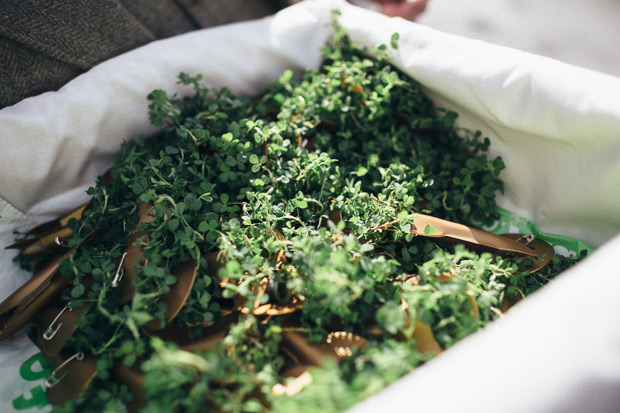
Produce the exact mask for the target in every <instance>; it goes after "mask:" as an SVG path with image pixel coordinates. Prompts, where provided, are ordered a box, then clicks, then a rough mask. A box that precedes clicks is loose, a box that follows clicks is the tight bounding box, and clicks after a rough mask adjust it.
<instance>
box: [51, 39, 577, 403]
mask: <svg viewBox="0 0 620 413" xmlns="http://www.w3.org/2000/svg"><path fill="white" fill-rule="evenodd" d="M397 40H398V35H394V36H392V38H391V46H392V48H393V49H396V48H397ZM385 50H386V48H385V47H383V48H379V49H378V53H379V55H378V56H377V57H376V58H372V57H370V56H369V55H368V54H367V53H366V52H365V51H364V50H362V48H361V47H360V46H357V45H355V44H352V43H351V42H350V41H349V39H348V37H347V36H346V33H345V32H344V31H342V30H337V34H336V36H335V38H334V41H333V44H332V46H329V47H325V48H324V49H323V53H324V59H325V60H324V64H323V65H322V67H321V68H319V69H315V70H309V71H307V72H305V73H304V74H303V75H302V76H300V77H297V76H295V75H294V74H293V72H291V71H286V72H284V73H283V75H282V76H281V77H280V79H279V80H278V81H277V82H275V83H274V84H272V85H271V86H269V87H268V88H267V90H266V91H265V93H264V94H263V95H261V96H258V97H255V98H253V99H249V98H240V97H236V96H233V95H232V94H231V93H230V92H229V91H228V90H226V89H221V90H213V89H211V88H209V87H207V86H205V85H203V84H202V83H201V77H200V76H190V75H187V74H181V75H180V76H179V82H180V83H182V84H184V85H188V86H192V87H193V88H194V94H193V95H191V96H187V97H177V96H168V95H167V94H166V92H164V91H161V90H156V91H154V92H153V93H151V95H149V100H150V102H151V104H150V106H149V108H150V118H151V121H152V123H153V124H154V125H156V126H164V130H163V132H162V133H161V134H160V135H159V136H156V137H153V138H151V139H149V140H143V139H137V140H136V141H135V142H133V143H132V144H125V145H123V148H122V151H121V153H120V154H119V156H118V157H117V158H116V160H115V165H114V168H113V170H112V171H111V178H112V179H113V182H112V183H107V184H104V179H103V178H102V179H100V180H99V181H98V184H97V186H95V187H93V188H91V189H89V192H88V193H89V194H90V195H91V196H92V202H91V207H90V208H89V209H87V211H86V212H85V215H84V220H83V222H81V223H78V222H77V221H73V222H72V223H71V226H72V228H73V229H74V236H73V238H72V239H71V240H70V241H69V242H70V243H72V245H78V244H79V243H80V241H81V240H82V239H83V238H84V237H85V236H86V234H89V233H90V232H91V231H93V230H95V229H96V228H100V227H106V228H108V230H106V231H103V232H100V233H97V234H96V235H95V236H94V238H93V239H92V240H89V242H87V243H82V244H81V246H80V247H79V248H78V249H77V251H76V253H75V254H73V255H72V256H71V257H70V258H69V259H67V260H63V261H62V262H61V271H62V273H63V274H64V275H75V278H73V281H72V285H71V289H70V295H71V297H70V299H72V300H75V301H76V302H77V301H87V302H91V303H92V304H93V305H92V306H91V309H90V310H89V311H88V313H87V314H86V315H85V317H83V318H82V319H81V320H80V322H79V325H78V329H77V331H76V332H75V333H74V334H73V336H72V338H71V340H70V342H69V343H68V348H69V350H76V351H84V352H90V353H93V354H95V355H97V356H98V357H99V362H98V368H99V376H98V379H97V380H96V381H95V382H94V383H92V384H91V386H90V388H89V389H88V390H87V392H86V393H84V394H83V395H82V396H80V397H79V398H78V399H76V400H75V401H73V402H71V403H70V404H68V405H67V406H64V407H62V408H58V409H57V410H58V411H69V410H75V411H90V410H92V409H96V408H97V407H98V408H99V410H105V409H112V408H114V409H115V408H117V407H118V406H117V405H118V404H119V403H126V402H127V401H128V400H130V399H131V394H130V393H128V390H127V388H126V387H125V386H123V385H120V384H118V383H116V382H114V381H113V380H112V375H111V369H112V367H113V366H114V364H115V363H123V364H124V365H126V366H135V367H138V368H140V369H141V370H142V371H143V372H144V373H145V387H146V392H147V400H148V401H147V405H146V407H145V410H144V411H148V412H153V411H166V412H169V411H178V412H190V411H204V409H205V408H206V407H205V406H209V407H214V406H217V411H224V412H240V411H262V410H264V409H266V408H272V409H274V410H276V411H293V410H299V411H341V410H344V409H346V408H348V407H350V406H352V405H353V404H354V403H355V402H357V401H358V400H360V399H361V398H364V397H366V396H368V395H370V394H372V393H374V392H376V391H378V390H379V389H380V388H382V387H383V386H385V385H387V384H389V383H390V382H392V381H394V380H396V379H397V378H398V377H400V376H402V375H403V374H405V373H407V372H408V371H410V370H412V369H413V368H415V367H416V366H417V365H418V364H420V363H421V362H423V361H425V360H426V359H427V358H428V357H426V356H421V355H420V354H419V353H418V352H417V350H416V342H415V340H412V339H411V332H412V331H411V329H412V327H411V326H412V322H413V321H415V320H419V321H421V322H423V323H426V324H428V325H430V326H431V328H432V330H433V334H434V335H435V337H436V339H437V341H438V342H439V343H440V344H441V345H442V346H444V347H449V346H451V345H452V344H453V343H454V342H456V341H458V340H459V339H461V338H462V337H464V336H466V335H468V334H470V333H472V332H474V331H476V330H478V329H480V328H481V327H482V326H484V325H485V324H487V323H488V322H490V321H491V320H493V319H494V318H495V317H497V314H498V313H500V311H499V310H498V308H501V302H502V299H503V298H504V296H505V295H506V296H511V295H512V296H514V295H515V294H517V293H521V292H523V293H529V292H530V291H533V290H534V289H536V288H538V287H539V286H540V285H542V284H544V283H545V282H547V281H548V280H549V279H550V278H551V277H552V276H553V275H555V274H556V273H557V272H558V271H561V270H562V269H564V268H565V267H566V266H567V265H569V264H568V261H563V260H560V259H555V261H554V262H553V264H552V265H551V266H550V268H549V269H548V270H546V271H544V272H541V273H538V274H537V275H536V276H532V275H530V274H529V273H527V271H526V267H527V262H524V261H518V260H517V261H514V260H513V261H507V260H503V259H501V258H493V257H491V256H490V255H489V254H477V253H474V252H470V251H467V250H465V249H464V248H461V247H456V248H454V247H450V246H445V245H438V244H435V243H434V242H433V241H431V240H428V239H424V238H418V237H415V236H414V234H413V231H412V223H413V219H414V218H415V213H416V212H418V211H420V212H424V213H427V214H429V213H430V214H433V215H434V216H437V217H441V218H444V219H450V220H454V221H467V220H470V219H472V220H475V221H477V222H489V221H492V220H493V219H494V218H495V206H496V204H495V194H496V192H497V191H501V190H502V183H501V181H500V180H499V179H498V175H499V173H500V171H501V170H502V169H503V168H504V164H503V162H502V160H501V159H499V158H497V159H488V157H487V154H486V152H487V150H488V147H489V140H488V139H486V138H483V137H482V136H481V133H480V132H472V131H468V130H464V129H459V128H458V127H457V126H456V119H457V115H456V114H455V113H453V112H449V111H445V110H441V109H437V108H435V107H434V105H433V103H432V101H431V100H430V99H429V98H428V97H426V95H425V94H424V92H423V90H422V88H421V87H420V85H419V84H418V83H417V82H416V81H415V80H413V79H410V78H408V77H407V76H405V75H404V74H403V73H401V72H400V71H399V70H398V69H396V68H395V67H393V66H391V65H390V64H389V63H388V60H387V59H388V57H389V55H388V54H387V53H386V52H385ZM144 203H148V204H150V205H152V206H153V209H152V212H151V218H153V219H152V220H151V221H150V222H141V223H138V219H137V210H138V205H140V204H144ZM334 212H338V213H340V214H342V220H339V219H336V218H334V216H333V213H334ZM338 221H339V222H338ZM136 231H146V232H147V233H148V240H147V239H146V237H144V236H143V237H141V238H139V239H138V240H137V241H136V243H137V244H138V245H141V246H142V249H143V251H144V257H145V259H146V262H147V263H146V265H144V266H140V267H136V272H137V277H136V280H135V281H134V287H135V290H136V293H135V295H134V297H133V299H132V300H131V301H130V302H128V303H124V304H121V301H120V296H121V292H122V291H121V290H122V289H119V288H114V287H113V286H112V285H111V280H112V278H113V277H114V275H115V271H116V268H117V263H118V260H119V259H120V257H121V254H122V252H123V250H124V249H125V248H126V247H127V241H126V239H127V236H128V235H129V234H132V233H135V232H136ZM433 231H434V228H432V227H430V226H429V227H426V230H425V234H426V235H432V233H433ZM214 252H220V259H221V261H222V264H223V268H222V269H220V270H219V272H218V273H217V274H214V273H212V272H211V271H210V270H209V266H208V265H207V260H206V258H205V257H206V254H210V253H214ZM274 257H279V258H274ZM190 260H191V261H194V262H195V263H196V264H197V266H198V271H197V277H196V281H195V283H194V287H193V289H192V291H191V292H190V295H189V298H188V300H187V302H186V303H185V305H184V306H183V308H182V309H181V311H180V313H179V314H178V315H177V316H176V318H175V319H174V320H173V322H172V325H173V326H174V327H176V328H179V329H181V330H183V331H187V333H186V335H187V337H179V338H189V339H195V338H198V337H201V336H202V335H203V334H204V328H205V326H209V325H211V324H212V323H213V322H216V321H218V320H219V319H220V318H221V316H222V314H223V311H222V310H226V311H231V309H233V308H235V306H236V305H238V304H239V302H241V303H243V305H245V306H247V307H248V309H249V310H251V309H252V308H253V306H254V305H255V303H258V304H266V303H271V304H282V303H284V302H286V301H287V300H288V299H290V297H292V296H297V297H303V298H304V302H303V306H302V307H301V309H299V310H298V311H295V312H293V313H292V314H285V315H277V316H258V315H254V314H252V312H251V311H246V312H245V313H243V314H241V315H239V319H238V320H237V321H236V322H235V323H234V324H233V325H232V326H231V327H230V329H229V331H228V333H227V335H226V337H225V338H224V339H223V340H222V342H221V343H220V344H219V345H218V346H217V348H216V349H215V350H210V351H203V352H196V353H188V352H183V351H179V350H178V348H177V346H176V345H174V344H170V343H163V342H161V341H160V340H158V339H153V338H151V337H149V336H148V335H147V334H146V333H145V332H144V331H143V329H142V328H141V326H143V325H145V324H146V323H148V322H149V321H151V320H156V321H158V322H160V323H161V324H163V323H164V313H165V310H166V305H165V304H164V303H162V302H160V298H161V297H162V296H163V295H164V294H165V293H166V292H168V291H169V290H170V287H171V286H172V285H174V284H175V283H176V277H175V276H174V275H173V269H174V268H176V267H177V266H179V265H180V264H181V263H183V262H186V261H190ZM446 274H450V277H449V279H448V280H445V279H443V278H445V277H443V276H445V275H446ZM413 275H416V276H417V277H418V279H419V280H418V282H417V283H411V282H410V280H411V278H412V276H413ZM224 279H227V280H231V281H230V282H228V283H227V284H226V285H225V287H223V288H222V287H220V285H219V282H218V281H219V280H224ZM265 285H267V287H265ZM404 304H406V306H404ZM405 307H406V310H405V309H404V308H405ZM291 325H294V326H295V327H294V328H293V329H294V330H295V331H299V332H302V333H304V334H305V336H306V337H307V338H308V340H309V341H311V342H313V341H319V340H321V339H322V338H324V337H325V335H326V334H327V333H329V332H332V331H335V330H340V331H348V332H351V333H354V334H356V335H359V336H361V337H364V338H365V339H367V340H368V345H367V346H366V347H364V348H362V349H358V350H356V352H357V353H356V355H355V356H354V357H350V358H347V359H344V360H341V361H340V362H336V361H331V360H330V361H328V362H327V363H326V364H325V365H324V366H323V367H324V368H323V369H315V370H313V371H312V375H313V377H314V380H313V382H312V384H311V385H309V386H307V388H306V389H305V390H304V391H302V392H301V393H300V394H299V395H297V396H293V397H289V396H282V397H275V396H273V395H272V394H271V388H272V387H273V385H274V384H276V383H278V382H281V381H283V380H284V377H283V371H284V367H285V366H286V365H287V362H290V359H289V358H288V357H289V356H288V355H287V354H286V353H284V352H282V351H281V350H280V344H281V339H282V332H283V331H287V329H291V328H292V327H290V326H291ZM370 326H376V327H377V328H378V331H379V333H377V332H376V331H373V332H371V331H370V330H369V327H370Z"/></svg>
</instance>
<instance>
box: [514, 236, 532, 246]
mask: <svg viewBox="0 0 620 413" xmlns="http://www.w3.org/2000/svg"><path fill="white" fill-rule="evenodd" d="M535 239H536V238H535V237H534V235H532V234H525V235H523V236H521V238H519V239H517V240H515V241H517V242H518V243H520V244H523V245H530V244H531V243H532V241H534V240H535Z"/></svg>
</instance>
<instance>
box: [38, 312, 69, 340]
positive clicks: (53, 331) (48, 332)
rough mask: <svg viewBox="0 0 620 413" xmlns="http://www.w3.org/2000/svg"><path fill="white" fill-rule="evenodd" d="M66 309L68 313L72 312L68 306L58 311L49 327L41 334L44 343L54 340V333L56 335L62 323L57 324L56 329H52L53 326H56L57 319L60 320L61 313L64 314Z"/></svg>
mask: <svg viewBox="0 0 620 413" xmlns="http://www.w3.org/2000/svg"><path fill="white" fill-rule="evenodd" d="M67 309H69V311H72V310H73V309H72V308H70V307H69V305H66V306H65V307H64V308H63V309H62V310H60V312H59V313H58V315H57V316H56V317H55V318H54V320H53V321H52V322H51V323H50V325H49V326H48V327H47V329H46V330H45V332H44V333H43V339H44V340H45V341H50V340H51V339H53V338H54V336H55V335H56V333H58V330H60V327H62V322H60V323H58V326H56V328H53V327H54V324H56V322H57V321H58V319H59V318H60V316H61V315H62V313H64V312H65V311H66V310H67Z"/></svg>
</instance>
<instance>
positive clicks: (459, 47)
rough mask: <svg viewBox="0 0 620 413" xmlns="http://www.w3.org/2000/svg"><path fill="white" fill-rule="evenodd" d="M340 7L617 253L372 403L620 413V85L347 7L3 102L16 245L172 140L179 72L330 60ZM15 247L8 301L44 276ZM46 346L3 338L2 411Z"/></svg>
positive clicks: (237, 82) (539, 214) (251, 74)
mask: <svg viewBox="0 0 620 413" xmlns="http://www.w3.org/2000/svg"><path fill="white" fill-rule="evenodd" d="M335 8H338V9H339V10H340V11H341V13H342V15H341V16H340V19H339V21H340V23H341V25H342V26H343V27H345V28H347V29H348V30H349V34H350V36H351V38H352V40H353V41H355V42H357V43H361V44H363V45H366V46H368V47H369V49H371V48H373V47H375V46H377V45H379V44H389V41H390V36H391V34H392V33H394V32H398V33H399V34H400V40H399V48H398V49H397V50H395V51H394V55H393V62H394V63H395V64H396V65H397V66H398V67H400V68H401V69H402V70H404V71H405V72H406V73H408V74H409V75H411V76H412V77H414V78H415V79H417V80H418V81H419V82H421V83H422V84H423V85H424V87H425V89H426V91H427V92H428V93H429V95H430V96H431V97H432V99H433V100H434V101H435V102H436V103H437V104H438V105H439V106H442V107H445V108H448V109H452V110H455V111H457V112H459V114H460V117H459V120H458V123H459V125H461V126H464V127H468V128H470V129H480V130H482V131H483V134H484V135H485V136H488V137H489V138H490V139H491V141H492V144H491V156H496V155H501V156H502V157H503V159H504V161H505V163H506V166H507V167H506V170H505V171H503V173H502V179H503V180H504V182H505V185H506V191H505V193H504V194H503V195H501V196H500V197H499V204H500V205H501V206H503V207H505V208H506V209H508V210H511V211H513V212H515V213H517V214H519V215H521V216H524V217H526V218H528V219H531V220H532V221H534V222H535V223H536V224H537V225H538V226H539V227H540V228H541V229H542V230H544V231H547V232H553V233H558V234H563V235H567V236H572V237H575V238H580V239H582V240H583V241H585V242H588V243H590V244H593V245H596V246H600V245H603V244H605V243H607V245H606V246H605V247H604V248H601V250H600V251H599V252H598V253H596V254H595V255H593V256H592V257H591V258H589V259H588V260H587V261H586V262H584V263H583V264H582V265H579V266H577V267H576V268H575V269H574V270H572V271H570V272H568V273H567V274H566V275H563V276H561V277H559V279H558V280H557V281H556V282H554V283H552V285H550V286H548V287H546V288H545V289H543V291H541V292H540V293H537V294H535V295H534V296H533V297H531V298H530V299H527V300H525V301H524V302H522V303H521V304H519V305H518V306H517V307H515V308H514V309H513V310H512V311H511V312H510V313H508V314H507V315H506V316H505V317H504V318H503V319H502V320H498V321H497V322H495V323H494V324H493V325H492V326H491V327H489V328H487V329H486V330H485V331H483V332H481V333H478V334H475V335H473V336H472V337H470V338H468V339H465V340H464V341H463V342H461V343H459V344H458V345H457V346H455V347H454V348H452V349H450V350H449V351H447V352H445V353H444V354H442V355H441V356H440V357H438V358H437V359H436V360H434V361H431V362H429V363H428V364H427V365H425V366H423V367H422V368H420V369H418V370H416V371H415V372H414V373H412V374H411V375H409V376H407V377H405V378H404V379H402V380H400V381H399V382H398V383H397V384H396V385H394V386H391V387H389V388H388V389H386V390H385V391H384V392H382V393H379V394H378V395H377V396H376V397H374V398H371V399H370V400H368V401H367V402H365V403H362V404H360V405H358V407H357V409H356V411H365V410H366V408H371V406H374V407H373V408H376V409H378V410H379V411H386V410H387V408H384V407H383V406H386V407H387V406H388V405H389V408H390V409H391V410H394V411H411V410H419V411H461V412H463V411H482V412H484V411H502V412H504V411H515V412H521V411H523V412H526V411H527V412H532V411H558V412H559V411H562V412H566V411H583V410H584V409H586V408H587V410H588V411H597V410H596V409H594V410H592V409H590V408H589V407H588V406H594V407H595V408H598V409H599V410H598V411H610V412H611V411H620V396H619V395H620V392H618V391H617V390H618V389H620V300H618V299H617V298H616V295H615V294H616V292H617V291H620V274H618V273H619V272H620V271H619V270H618V269H617V266H616V265H614V264H615V258H616V256H617V254H618V252H620V238H616V239H615V240H613V241H610V240H611V239H612V238H613V237H614V236H615V235H616V234H618V233H620V210H619V208H618V205H620V79H618V78H615V77H612V76H608V75H603V74H600V73H597V72H593V71H588V70H585V69H581V68H577V67H572V66H569V65H566V64H563V63H560V62H557V61H554V60H551V59H547V58H542V57H539V56H535V55H530V54H527V53H523V52H519V51H516V50H512V49H508V48H504V47H498V46H494V45H490V44H487V43H483V42H478V41H473V40H469V39H465V38H460V37H457V36H452V35H448V34H444V33H441V32H438V31H435V30H432V29H429V28H427V27H424V26H421V25H418V24H415V23H411V22H408V21H405V20H402V19H398V18H387V17H384V16H381V15H379V14H376V13H374V12H371V11H368V10H364V9H361V8H358V7H355V6H351V5H349V4H347V3H345V2H344V1H340V0H315V1H311V0H307V1H304V2H302V3H300V4H297V5H295V6H293V7H290V8H288V9H285V10H283V11H282V12H280V13H278V14H277V15H275V16H273V17H269V18H265V19H262V20H257V21H252V22H246V23H237V24H233V25H228V26H222V27H217V28H213V29H207V30H202V31H197V32H192V33H188V34H184V35H181V36H177V37H174V38H170V39H166V40H161V41H157V42H153V43H151V44H148V45H146V46H144V47H142V48H139V49H136V50H133V51H131V52H129V53H126V54H124V55H121V56H118V57H116V58H114V59H111V60H109V61H106V62H104V63H102V64H100V65H98V66H96V67H95V68H93V69H92V70H90V71H89V72H87V73H85V74H84V75H82V76H80V77H78V78H76V79H74V80H73V81H71V82H70V83H68V84H67V85H66V86H64V87H63V88H62V89H60V90H59V91H57V92H48V93H45V94H42V95H39V96H36V97H33V98H29V99H26V100H24V101H22V102H20V103H18V104H16V105H14V106H12V107H8V108H5V109H3V110H0V147H2V153H1V154H0V157H1V158H0V159H1V162H0V216H1V217H2V218H0V242H2V243H3V245H8V244H10V243H11V242H12V231H13V230H15V229H20V230H24V229H27V228H28V227H29V226H31V225H33V224H35V223H40V222H43V221H45V220H47V219H51V218H53V217H55V216H57V215H59V214H61V213H63V212H66V211H68V210H70V209H71V208H73V207H75V206H77V205H78V204H80V203H82V202H85V201H86V200H87V199H88V197H87V195H86V194H85V190H86V189H87V188H88V187H89V186H91V185H93V184H94V182H95V178H96V176H97V175H99V174H101V173H103V172H104V171H105V170H106V169H107V168H108V167H109V166H111V161H112V158H113V156H114V155H115V154H116V153H117V152H118V150H119V145H120V143H121V142H122V141H123V140H129V139H132V138H133V137H135V136H138V135H140V136H149V135H151V134H153V133H154V132H155V131H156V129H155V128H154V127H152V126H150V125H149V122H148V109H147V106H148V101H147V99H146V96H147V95H148V94H149V93H150V92H151V91H152V90H154V89H164V90H166V91H167V92H168V93H170V94H172V93H174V92H177V93H184V92H185V90H184V89H183V87H181V86H179V85H177V84H176V80H177V76H178V74H179V73H180V72H185V73H188V74H191V75H194V74H198V73H200V74H202V75H203V80H204V82H205V83H207V84H209V85H210V86H213V87H222V86H226V87H228V88H229V89H231V90H232V91H233V92H234V93H237V94H244V95H254V94H258V93H259V92H260V91H261V90H262V89H263V88H264V87H265V86H266V85H267V84H269V83H270V82H272V81H274V80H276V79H277V78H278V77H279V76H280V74H281V73H282V71H283V70H285V69H295V70H299V71H300V70H303V69H306V68H309V67H317V66H318V65H319V64H320V57H321V56H320V52H319V49H318V48H319V46H320V45H321V44H323V43H324V42H325V41H326V40H327V39H328V38H329V36H330V34H331V33H332V29H331V27H330V24H329V22H330V20H331V10H332V9H335ZM0 254H1V255H0V268H1V269H2V272H1V275H0V300H2V299H4V298H5V297H7V296H8V295H9V294H10V293H11V292H12V291H14V290H15V289H16V288H17V287H18V286H19V285H20V284H21V283H23V282H24V281H25V280H26V279H28V277H29V276H30V275H29V274H26V273H25V272H23V271H21V270H19V269H18V268H17V267H16V265H15V264H14V263H12V261H11V259H12V257H13V255H14V253H13V252H7V251H4V250H2V251H1V252H0ZM612 260H613V261H612ZM15 348H17V349H20V350H19V351H16V350H15ZM9 350H10V351H9ZM33 351H34V350H33V349H32V346H31V345H30V344H29V343H28V342H27V340H24V339H23V336H19V337H17V338H15V339H12V340H9V341H8V342H5V343H0V366H2V371H3V373H4V374H3V375H2V377H0V406H2V411H7V409H8V410H10V409H12V406H11V400H13V398H15V397H16V396H18V395H19V394H22V393H21V392H24V391H25V390H28V389H30V387H32V384H31V383H26V385H25V386H21V387H20V384H19V383H18V382H19V380H20V379H19V373H18V370H19V364H20V363H21V361H23V357H26V355H28V354H32V352H33ZM20 352H21V353H23V354H24V356H23V357H22V358H20V357H17V356H15V354H16V353H20ZM12 374H14V375H15V376H16V378H14V377H13V376H12ZM586 380H587V381H586ZM26 393H27V391H26ZM588 403H595V404H592V405H590V404H588ZM5 407H6V408H5Z"/></svg>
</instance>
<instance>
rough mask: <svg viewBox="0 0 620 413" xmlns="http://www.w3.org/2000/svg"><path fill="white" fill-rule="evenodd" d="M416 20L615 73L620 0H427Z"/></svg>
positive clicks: (618, 70)
mask: <svg viewBox="0 0 620 413" xmlns="http://www.w3.org/2000/svg"><path fill="white" fill-rule="evenodd" d="M417 22H418V23H421V24H424V25H426V26H429V27H432V28H435V29H438V30H440V31H442V32H446V33H452V34H457V35H460V36H463V37H468V38H472V39H478V40H483V41H486V42H489V43H494V44H499V45H502V46H508V47H511V48H514V49H519V50H523V51H526V52H530V53H534V54H537V55H542V56H547V57H551V58H553V59H557V60H560V61H562V62H565V63H569V64H572V65H576V66H581V67H585V68H587V69H592V70H596V71H598V72H602V73H606V74H610V75H614V76H617V77H620V0H429V3H428V6H427V8H426V11H425V12H424V13H423V14H422V15H421V16H420V17H419V18H418V19H417Z"/></svg>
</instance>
